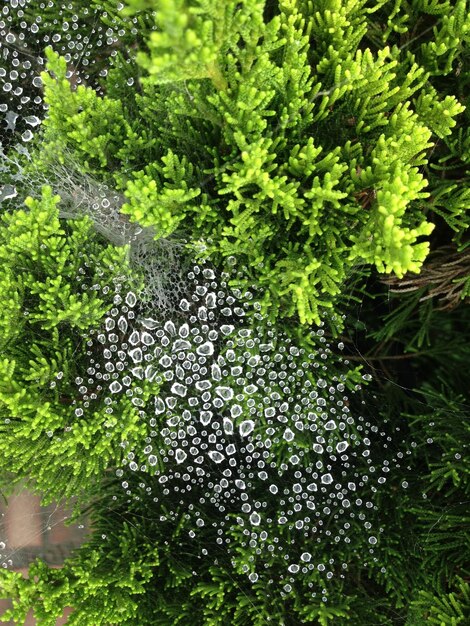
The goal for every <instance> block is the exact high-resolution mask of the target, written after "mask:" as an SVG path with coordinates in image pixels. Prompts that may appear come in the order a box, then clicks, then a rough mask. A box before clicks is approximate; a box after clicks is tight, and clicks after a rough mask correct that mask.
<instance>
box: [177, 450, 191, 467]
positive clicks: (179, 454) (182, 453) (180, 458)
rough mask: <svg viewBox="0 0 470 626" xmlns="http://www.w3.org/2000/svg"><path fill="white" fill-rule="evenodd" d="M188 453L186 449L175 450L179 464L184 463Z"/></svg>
mask: <svg viewBox="0 0 470 626" xmlns="http://www.w3.org/2000/svg"><path fill="white" fill-rule="evenodd" d="M187 457H188V455H187V454H186V452H185V451H184V450H181V448H178V449H177V450H176V452H175V459H176V462H177V463H178V464H180V463H183V462H184V461H185V460H186V459H187Z"/></svg>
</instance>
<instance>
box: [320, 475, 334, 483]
mask: <svg viewBox="0 0 470 626" xmlns="http://www.w3.org/2000/svg"><path fill="white" fill-rule="evenodd" d="M321 481H322V483H323V484H324V485H331V483H332V482H333V476H332V475H331V474H323V476H322V477H321Z"/></svg>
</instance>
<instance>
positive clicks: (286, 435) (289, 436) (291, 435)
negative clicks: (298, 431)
mask: <svg viewBox="0 0 470 626" xmlns="http://www.w3.org/2000/svg"><path fill="white" fill-rule="evenodd" d="M283 437H284V439H285V440H286V441H292V440H293V439H294V437H295V435H294V433H293V432H292V430H291V429H290V428H286V430H285V431H284V434H283Z"/></svg>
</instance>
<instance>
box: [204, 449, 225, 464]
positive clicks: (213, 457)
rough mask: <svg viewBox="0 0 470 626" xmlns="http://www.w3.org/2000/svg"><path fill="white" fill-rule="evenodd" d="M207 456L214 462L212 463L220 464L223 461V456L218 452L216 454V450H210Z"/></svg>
mask: <svg viewBox="0 0 470 626" xmlns="http://www.w3.org/2000/svg"><path fill="white" fill-rule="evenodd" d="M208 454H209V457H210V459H211V460H212V461H214V463H222V461H223V460H224V459H225V457H224V455H223V454H221V453H220V452H217V450H211V451H210V452H209V453H208Z"/></svg>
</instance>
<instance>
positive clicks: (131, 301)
mask: <svg viewBox="0 0 470 626" xmlns="http://www.w3.org/2000/svg"><path fill="white" fill-rule="evenodd" d="M136 302H137V298H136V295H135V293H133V292H132V291H129V293H128V294H127V295H126V304H127V305H128V306H130V307H134V306H135V305H136Z"/></svg>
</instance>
